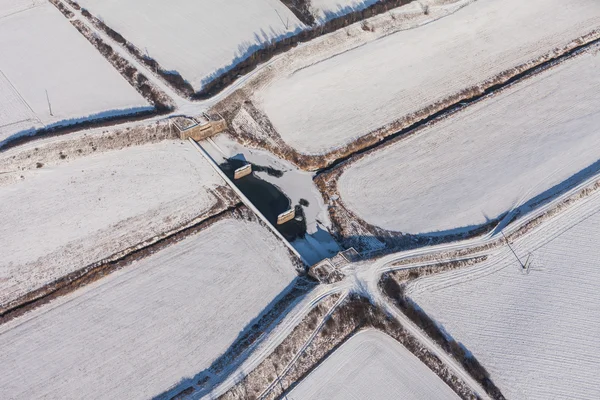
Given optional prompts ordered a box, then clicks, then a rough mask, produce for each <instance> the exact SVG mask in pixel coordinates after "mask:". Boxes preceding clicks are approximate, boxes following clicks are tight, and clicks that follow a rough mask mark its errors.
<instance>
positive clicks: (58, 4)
mask: <svg viewBox="0 0 600 400" xmlns="http://www.w3.org/2000/svg"><path fill="white" fill-rule="evenodd" d="M50 3H52V4H53V5H54V6H55V7H56V8H58V10H59V11H60V12H61V13H62V14H63V15H64V16H65V17H67V18H69V19H70V18H73V15H74V14H73V13H72V12H71V10H69V9H68V8H67V7H65V5H64V4H63V3H61V2H60V1H59V0H50Z"/></svg>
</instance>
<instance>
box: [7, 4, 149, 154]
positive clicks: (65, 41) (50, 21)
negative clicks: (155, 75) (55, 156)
mask: <svg viewBox="0 0 600 400" xmlns="http://www.w3.org/2000/svg"><path fill="white" fill-rule="evenodd" d="M32 5H33V6H32ZM46 92H47V93H48V95H47V96H46ZM48 100H49V102H50V107H51V108H52V115H51V113H50V107H49V105H48ZM149 108H151V107H150V105H149V104H148V103H147V102H146V100H145V99H144V98H143V97H142V96H141V95H140V94H139V93H138V92H137V91H136V90H135V89H134V88H133V87H131V86H130V85H129V83H128V82H127V81H126V80H125V79H124V78H123V77H122V76H121V75H120V74H119V73H118V72H117V71H116V70H115V69H114V68H113V67H112V66H111V65H110V64H109V63H108V61H106V60H105V59H104V57H103V56H102V55H101V54H100V53H98V51H97V50H96V49H95V48H94V47H93V46H92V45H91V44H90V43H89V42H88V41H87V39H85V38H84V37H83V36H82V35H81V34H80V33H79V32H78V31H77V29H75V27H73V26H72V25H71V24H70V23H69V21H67V19H66V18H65V17H64V16H63V15H62V14H61V13H60V11H58V10H57V9H56V8H55V7H54V6H53V5H52V4H50V3H48V2H42V3H40V2H39V1H33V2H32V1H28V0H0V143H1V142H2V141H3V140H5V139H7V138H8V137H10V136H12V135H15V134H19V133H24V132H27V131H31V130H34V129H38V128H42V127H44V126H52V125H57V124H68V123H72V122H78V121H83V120H85V119H88V118H91V117H95V118H98V117H107V116H112V115H117V114H125V113H131V112H134V111H140V110H143V109H149Z"/></svg>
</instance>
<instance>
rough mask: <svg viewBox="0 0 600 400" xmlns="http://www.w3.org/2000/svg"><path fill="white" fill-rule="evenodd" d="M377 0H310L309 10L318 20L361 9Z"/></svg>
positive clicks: (326, 19) (323, 20)
mask: <svg viewBox="0 0 600 400" xmlns="http://www.w3.org/2000/svg"><path fill="white" fill-rule="evenodd" d="M377 1H378V0H310V6H311V11H312V13H313V15H315V17H316V18H317V20H318V21H320V22H325V21H328V20H330V19H333V18H336V17H341V16H342V15H346V14H348V13H351V12H353V11H357V10H362V9H363V8H367V7H368V6H370V5H372V4H375V3H377Z"/></svg>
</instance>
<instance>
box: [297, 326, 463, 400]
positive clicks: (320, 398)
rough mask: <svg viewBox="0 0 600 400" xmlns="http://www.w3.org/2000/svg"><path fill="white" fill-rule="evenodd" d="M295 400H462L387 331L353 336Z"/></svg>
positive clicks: (301, 385)
mask: <svg viewBox="0 0 600 400" xmlns="http://www.w3.org/2000/svg"><path fill="white" fill-rule="evenodd" d="M288 398H289V399H294V400H346V399H406V400H418V399H422V400H429V399H458V398H459V397H458V396H457V395H456V393H454V391H452V389H450V387H449V386H447V385H446V384H445V383H444V382H443V381H442V380H441V379H440V378H439V377H438V376H437V375H436V374H435V373H434V372H433V371H431V370H430V369H429V368H427V367H426V366H425V365H424V364H423V363H422V362H421V361H420V360H419V359H418V358H417V357H415V356H414V355H413V354H412V353H411V352H410V351H408V350H407V349H406V348H405V347H404V346H402V345H401V344H400V343H398V342H397V341H396V340H394V339H393V338H392V337H390V336H388V335H386V334H385V333H383V332H380V331H377V330H374V329H369V330H365V331H362V332H359V333H357V334H356V335H354V336H352V337H351V338H350V339H348V341H347V342H346V343H344V344H343V345H342V346H341V347H340V348H338V349H337V350H335V352H334V353H333V354H331V355H330V356H329V357H328V358H326V359H325V360H324V361H323V363H322V364H321V365H319V366H318V367H317V368H316V369H315V370H314V371H313V372H311V373H310V374H309V375H308V376H307V377H306V378H304V379H303V380H302V381H301V382H300V383H299V384H298V386H297V387H295V388H294V389H293V390H292V391H291V392H290V394H289V395H288Z"/></svg>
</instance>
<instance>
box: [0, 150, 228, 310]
mask: <svg viewBox="0 0 600 400" xmlns="http://www.w3.org/2000/svg"><path fill="white" fill-rule="evenodd" d="M90 140H91V139H90ZM65 146H66V144H65ZM43 151H44V147H43V146H40V148H39V152H40V153H41V152H43ZM5 157H6V158H10V155H7V156H5ZM34 157H35V156H34ZM55 157H56V159H57V160H58V159H59V156H58V155H56V156H55ZM33 164H35V162H33ZM38 166H39V167H40V168H33V169H31V170H27V171H19V170H17V172H12V171H10V168H11V167H10V165H9V166H8V167H6V168H7V169H9V170H8V171H6V172H5V174H12V175H15V179H13V180H10V179H8V180H6V181H2V182H3V183H1V184H0V215H2V224H0V237H1V238H2V246H0V305H5V304H6V303H7V302H9V301H11V300H14V299H16V298H17V297H19V296H21V295H23V294H25V293H27V292H29V291H30V290H34V289H37V288H39V287H41V286H43V285H46V284H48V283H50V282H52V281H54V280H55V279H57V278H59V277H61V276H63V275H65V274H68V273H70V272H72V271H75V270H78V269H80V268H83V267H85V266H87V265H88V264H90V263H93V262H96V261H99V260H101V259H103V258H105V257H108V256H110V255H112V254H114V253H117V252H119V251H122V250H125V249H127V248H129V247H131V246H134V245H137V244H138V243H140V242H142V241H145V240H148V239H151V238H153V237H155V236H157V235H159V234H161V233H166V232H168V231H170V230H173V229H177V228H179V227H180V226H182V225H185V224H187V223H189V222H190V221H192V220H193V219H195V218H197V217H200V216H202V215H204V214H205V213H207V212H208V211H209V210H210V209H211V208H212V207H214V206H216V205H217V203H218V202H219V201H222V200H220V199H219V198H218V197H217V195H216V194H215V193H214V189H215V188H217V186H222V185H224V183H223V182H222V181H221V180H220V178H219V177H218V176H217V175H216V173H215V172H214V171H213V170H212V168H211V167H210V165H209V164H208V163H207V162H206V161H205V160H204V159H202V158H201V157H200V156H199V155H198V154H197V153H196V152H195V151H194V150H193V149H192V148H191V147H190V146H188V145H187V144H186V143H181V142H178V141H177V142H176V141H164V142H160V143H156V144H147V145H142V146H133V147H128V148H125V149H123V150H116V151H107V152H102V153H99V154H98V153H94V154H93V155H90V156H85V157H80V158H77V159H73V160H71V159H70V158H66V159H65V160H64V161H60V162H58V163H57V164H56V165H44V164H43V163H40V164H38ZM15 168H17V167H15ZM3 172H4V171H3ZM5 176H6V175H3V177H5ZM21 177H22V178H21ZM226 205H227V204H224V206H226Z"/></svg>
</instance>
